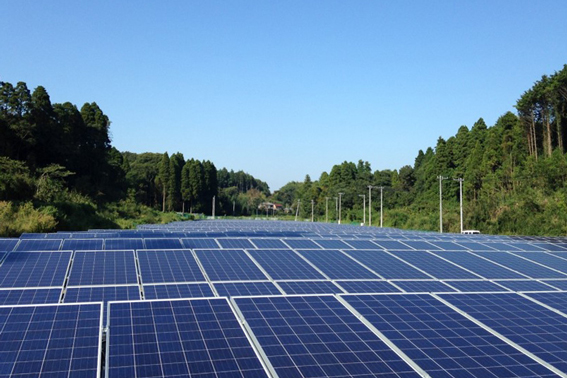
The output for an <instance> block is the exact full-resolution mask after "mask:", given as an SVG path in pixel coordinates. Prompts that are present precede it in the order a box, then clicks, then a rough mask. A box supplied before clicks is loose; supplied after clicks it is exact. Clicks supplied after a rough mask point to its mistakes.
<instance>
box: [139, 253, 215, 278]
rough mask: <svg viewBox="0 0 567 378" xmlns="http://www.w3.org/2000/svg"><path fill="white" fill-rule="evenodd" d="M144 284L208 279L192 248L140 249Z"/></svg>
mask: <svg viewBox="0 0 567 378" xmlns="http://www.w3.org/2000/svg"><path fill="white" fill-rule="evenodd" d="M137 255H138V263H139V265H140V275H141V277H142V282H143V283H144V284H148V283H166V282H198V281H201V282H202V281H206V280H205V276H204V275H203V273H202V272H201V269H200V268H199V264H197V261H195V258H194V257H193V254H192V253H191V251H190V250H164V251H159V250H158V251H150V250H144V251H138V252H137Z"/></svg>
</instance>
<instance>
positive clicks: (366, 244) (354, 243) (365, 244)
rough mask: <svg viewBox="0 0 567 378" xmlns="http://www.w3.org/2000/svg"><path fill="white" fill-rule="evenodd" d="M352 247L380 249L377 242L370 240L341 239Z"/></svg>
mask: <svg viewBox="0 0 567 378" xmlns="http://www.w3.org/2000/svg"><path fill="white" fill-rule="evenodd" d="M343 241H344V242H345V243H347V244H349V245H350V246H351V247H352V248H354V249H382V247H379V246H378V245H377V244H374V243H372V242H371V241H370V240H343Z"/></svg>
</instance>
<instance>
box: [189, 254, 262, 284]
mask: <svg viewBox="0 0 567 378" xmlns="http://www.w3.org/2000/svg"><path fill="white" fill-rule="evenodd" d="M195 252H196V253H197V258H198V259H199V261H201V264H202V265H203V268H204V269H205V272H206V273H207V276H208V277H209V279H210V280H211V281H253V280H258V281H262V280H266V279H267V277H266V276H265V275H264V273H262V271H261V270H260V269H259V268H258V267H257V266H256V264H254V262H252V260H251V259H250V258H249V257H248V256H247V255H246V253H244V251H241V250H235V249H218V250H214V249H211V250H196V251H195Z"/></svg>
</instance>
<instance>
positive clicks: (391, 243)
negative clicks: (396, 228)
mask: <svg viewBox="0 0 567 378" xmlns="http://www.w3.org/2000/svg"><path fill="white" fill-rule="evenodd" d="M372 242H373V243H375V244H378V245H379V246H380V247H382V248H384V249H387V250H396V251H402V250H413V248H412V247H410V246H408V245H406V244H404V243H402V242H399V241H395V240H373V241H372Z"/></svg>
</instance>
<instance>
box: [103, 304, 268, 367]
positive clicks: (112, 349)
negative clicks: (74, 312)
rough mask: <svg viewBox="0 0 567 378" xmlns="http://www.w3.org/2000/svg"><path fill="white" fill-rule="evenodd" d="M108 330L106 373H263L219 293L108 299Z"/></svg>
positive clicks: (227, 305)
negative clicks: (167, 298) (195, 296)
mask: <svg viewBox="0 0 567 378" xmlns="http://www.w3.org/2000/svg"><path fill="white" fill-rule="evenodd" d="M148 314H153V316H148ZM109 329H110V332H109V337H108V341H107V349H108V353H107V364H106V369H107V372H108V377H109V378H115V377H116V378H124V377H170V376H171V377H172V376H175V377H203V378H205V377H207V378H208V377H211V378H212V377H242V378H247V377H250V378H260V377H267V374H266V373H265V371H264V368H263V366H262V364H261V362H260V360H259V359H258V357H257V355H256V353H255V352H254V350H253V349H252V346H251V345H250V342H249V340H248V338H247V337H246V335H245V333H244V331H243V329H242V328H241V326H240V322H239V321H238V320H237V318H236V316H235V315H234V313H233V312H232V309H231V308H230V306H229V304H228V302H227V301H226V299H223V298H218V299H193V300H171V301H141V302H130V303H120V302H118V303H110V322H109Z"/></svg>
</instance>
